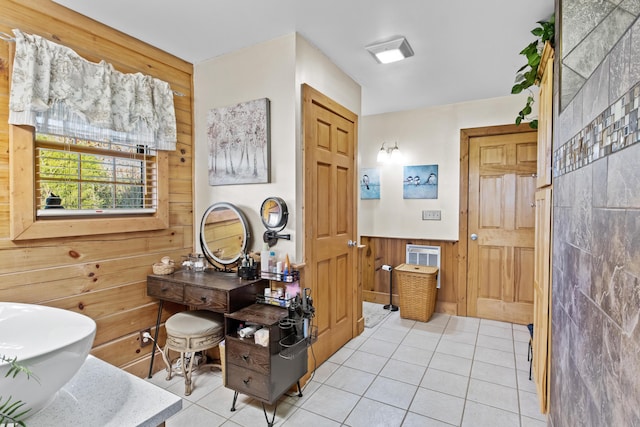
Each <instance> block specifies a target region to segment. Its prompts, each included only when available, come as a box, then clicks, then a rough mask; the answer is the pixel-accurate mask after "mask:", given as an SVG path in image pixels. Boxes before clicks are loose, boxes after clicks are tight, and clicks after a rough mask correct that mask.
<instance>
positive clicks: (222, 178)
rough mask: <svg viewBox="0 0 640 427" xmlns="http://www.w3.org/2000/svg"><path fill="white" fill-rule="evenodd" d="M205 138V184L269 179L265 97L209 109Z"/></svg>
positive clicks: (244, 182)
mask: <svg viewBox="0 0 640 427" xmlns="http://www.w3.org/2000/svg"><path fill="white" fill-rule="evenodd" d="M207 139H208V141H209V185H233V184H261V183H267V182H269V172H270V171H269V169H270V164H269V162H270V158H269V156H270V148H271V147H270V145H271V143H270V129H269V99H267V98H262V99H256V100H253V101H248V102H243V103H240V104H236V105H231V106H228V107H222V108H215V109H213V110H210V111H209V114H208V115H207Z"/></svg>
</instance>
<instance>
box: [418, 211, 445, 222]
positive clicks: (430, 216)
mask: <svg viewBox="0 0 640 427" xmlns="http://www.w3.org/2000/svg"><path fill="white" fill-rule="evenodd" d="M440 212H441V211H439V210H437V211H422V219H423V220H425V221H426V220H432V221H440V219H441V218H440Z"/></svg>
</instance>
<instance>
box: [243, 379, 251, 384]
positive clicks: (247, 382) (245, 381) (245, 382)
mask: <svg viewBox="0 0 640 427" xmlns="http://www.w3.org/2000/svg"><path fill="white" fill-rule="evenodd" d="M242 382H243V383H244V385H249V383H250V382H251V378H247V379H246V380H242Z"/></svg>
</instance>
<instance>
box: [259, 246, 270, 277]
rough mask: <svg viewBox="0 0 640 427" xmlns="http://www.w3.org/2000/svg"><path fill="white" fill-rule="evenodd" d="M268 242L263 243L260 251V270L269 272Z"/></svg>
mask: <svg viewBox="0 0 640 427" xmlns="http://www.w3.org/2000/svg"><path fill="white" fill-rule="evenodd" d="M269 252H270V251H269V244H267V243H265V244H264V245H263V246H262V251H261V252H260V271H263V272H265V273H269Z"/></svg>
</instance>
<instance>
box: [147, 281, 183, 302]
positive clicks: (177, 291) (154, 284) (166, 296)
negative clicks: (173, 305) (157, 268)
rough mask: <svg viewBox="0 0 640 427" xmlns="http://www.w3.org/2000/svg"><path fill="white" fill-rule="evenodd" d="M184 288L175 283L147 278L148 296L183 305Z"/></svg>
mask: <svg viewBox="0 0 640 427" xmlns="http://www.w3.org/2000/svg"><path fill="white" fill-rule="evenodd" d="M182 292H183V288H182V286H180V285H176V284H175V283H169V282H165V281H162V280H157V279H155V278H153V277H147V295H149V296H150V297H156V298H160V299H163V300H167V301H173V302H177V303H180V304H182Z"/></svg>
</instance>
